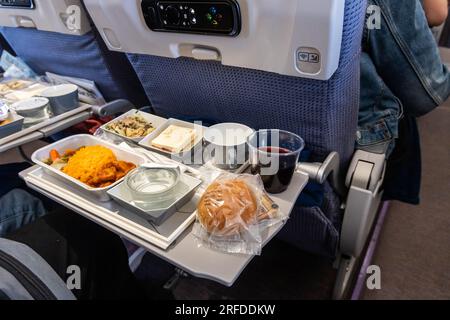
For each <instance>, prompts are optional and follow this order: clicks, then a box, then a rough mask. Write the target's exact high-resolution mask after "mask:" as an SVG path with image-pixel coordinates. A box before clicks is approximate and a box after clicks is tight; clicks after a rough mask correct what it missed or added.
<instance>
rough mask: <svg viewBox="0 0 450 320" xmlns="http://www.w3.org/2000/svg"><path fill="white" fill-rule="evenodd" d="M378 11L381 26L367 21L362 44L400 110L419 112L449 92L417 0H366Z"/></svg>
mask: <svg viewBox="0 0 450 320" xmlns="http://www.w3.org/2000/svg"><path fill="white" fill-rule="evenodd" d="M369 4H371V5H375V6H378V8H380V12H381V25H380V26H381V28H380V29H377V28H373V27H372V28H371V27H369V26H370V24H368V25H367V26H366V27H367V30H366V32H365V34H366V37H365V40H364V43H363V47H364V48H365V50H366V52H367V53H368V54H369V55H370V57H371V59H372V61H373V63H374V64H375V66H376V68H377V70H378V73H379V75H380V76H381V78H382V79H383V80H384V82H385V83H386V85H387V86H388V87H389V88H390V90H392V92H393V94H394V95H395V96H397V97H398V98H399V99H400V100H401V102H402V104H403V107H404V112H405V114H407V115H411V116H415V117H418V116H422V115H424V114H426V113H428V112H430V111H432V110H433V109H434V108H436V107H437V106H439V105H440V104H442V103H443V102H444V101H445V100H446V99H447V98H448V96H449V95H450V77H449V71H448V69H447V67H445V66H444V65H443V64H442V61H441V58H440V54H439V49H438V46H437V44H436V41H435V39H434V37H433V35H432V32H431V30H430V28H429V27H428V22H427V20H426V17H425V12H424V10H423V7H422V4H421V2H420V1H419V0H370V1H369Z"/></svg>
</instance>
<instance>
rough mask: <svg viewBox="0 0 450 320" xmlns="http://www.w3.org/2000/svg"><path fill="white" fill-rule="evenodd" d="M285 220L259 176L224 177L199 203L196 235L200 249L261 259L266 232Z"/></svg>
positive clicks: (221, 176) (210, 187)
mask: <svg viewBox="0 0 450 320" xmlns="http://www.w3.org/2000/svg"><path fill="white" fill-rule="evenodd" d="M285 219H287V216H283V214H282V213H280V212H279V210H278V206H277V205H276V204H275V203H273V202H272V201H271V200H270V198H268V196H267V195H266V193H265V191H264V185H263V183H262V181H261V178H260V177H259V176H253V175H248V174H241V175H236V174H230V173H225V174H222V175H220V176H219V177H218V178H217V179H216V180H215V181H214V182H212V183H211V184H210V185H209V187H208V188H207V189H206V191H205V193H204V194H203V196H202V198H201V199H200V201H199V204H198V207H197V221H196V223H195V225H194V228H193V234H194V236H195V237H196V238H197V240H198V244H199V245H200V246H206V247H209V248H212V249H215V250H219V251H222V252H227V253H240V254H252V255H259V254H261V248H262V243H263V237H264V232H265V231H266V230H267V228H268V227H270V226H272V225H274V224H277V223H280V222H282V221H284V220H285Z"/></svg>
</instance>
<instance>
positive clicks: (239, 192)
mask: <svg viewBox="0 0 450 320" xmlns="http://www.w3.org/2000/svg"><path fill="white" fill-rule="evenodd" d="M257 210H258V205H257V202H256V199H255V195H254V193H253V191H252V190H251V189H250V187H249V186H248V185H247V183H245V182H244V181H243V180H240V179H235V180H225V181H218V182H214V183H212V184H211V185H210V186H209V187H208V189H207V190H206V192H205V193H204V195H203V197H202V198H201V199H200V202H199V204H198V218H199V221H200V223H201V224H202V226H203V227H204V228H205V229H206V231H208V232H209V233H212V234H216V235H232V234H236V233H239V232H240V231H242V230H243V229H245V228H246V227H247V226H248V225H249V224H252V223H255V222H256V221H255V219H256V216H257Z"/></svg>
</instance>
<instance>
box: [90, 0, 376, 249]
mask: <svg viewBox="0 0 450 320" xmlns="http://www.w3.org/2000/svg"><path fill="white" fill-rule="evenodd" d="M134 2H135V1H130V3H134ZM136 2H137V1H136ZM239 2H240V3H241V4H243V6H242V8H245V9H247V6H249V5H255V6H257V5H261V6H273V5H274V4H273V3H271V2H269V1H262V2H260V3H254V2H250V1H247V0H239ZM294 2H295V1H294V0H291V1H289V4H293V3H294ZM286 3H287V2H286ZM296 3H297V4H298V3H303V4H304V3H305V1H304V0H298V2H296ZM308 3H309V4H310V5H312V6H315V5H314V3H313V2H308ZM329 3H333V4H337V3H339V4H341V3H340V2H336V1H332V2H329ZM85 4H86V5H87V9H88V10H89V12H90V13H91V16H92V17H93V20H94V22H95V23H96V25H97V28H98V29H99V30H102V29H103V30H108V31H109V32H111V31H112V32H115V37H114V39H115V40H117V42H118V43H120V45H121V48H120V51H127V52H128V58H129V60H130V62H131V64H132V65H133V67H134V69H135V71H136V73H137V75H138V77H139V78H140V80H141V83H142V85H143V87H144V89H145V91H146V93H147V96H148V98H149V100H150V101H151V104H152V107H153V109H154V110H155V112H156V114H159V115H162V116H165V117H176V118H184V119H190V120H204V121H206V122H207V123H210V124H212V123H216V122H240V123H244V124H246V125H248V126H251V127H253V128H255V129H263V128H280V129H284V130H289V131H292V132H295V133H297V134H299V135H300V136H302V137H303V138H304V139H305V141H306V145H307V148H308V149H309V151H310V154H311V156H310V158H309V159H308V161H323V160H324V159H325V157H326V156H327V155H328V154H329V153H330V152H332V151H337V152H339V154H340V156H341V158H342V169H344V170H345V169H347V165H348V162H349V160H350V159H351V157H352V155H353V153H354V151H355V135H356V131H357V121H358V109H359V88H360V79H359V63H360V60H359V56H360V52H361V38H362V31H363V23H364V17H365V12H366V8H367V6H366V5H367V3H366V1H361V0H346V1H345V9H344V10H343V14H344V19H343V31H342V44H341V47H340V52H338V54H339V57H338V58H339V66H338V67H337V70H336V71H335V72H334V74H333V75H332V76H331V78H329V79H327V80H326V81H322V80H317V79H311V78H308V77H298V76H289V75H284V74H279V73H274V72H267V71H262V70H261V69H259V70H255V69H253V68H245V67H238V66H231V65H224V64H222V63H220V62H219V61H200V60H195V59H192V58H190V57H177V58H176V59H173V57H170V55H171V54H173V52H174V51H176V48H177V47H176V46H175V45H174V42H173V41H174V39H178V41H179V47H178V48H179V49H180V52H181V51H182V49H183V48H186V46H188V45H189V43H191V41H192V42H193V43H195V44H196V43H200V44H202V45H205V44H208V43H213V44H214V45H217V46H218V47H220V48H221V49H222V50H224V53H227V52H226V50H227V48H226V46H227V45H226V44H229V46H228V48H229V47H230V46H231V47H232V46H233V45H232V43H233V41H235V43H236V41H237V42H239V41H246V40H248V39H250V38H251V37H250V35H249V33H248V32H249V31H250V28H248V29H246V30H243V32H242V33H243V35H242V37H237V38H235V39H236V40H230V39H229V38H220V37H210V36H205V37H203V38H200V37H198V36H195V35H184V34H183V35H173V34H170V33H169V34H168V33H158V32H152V31H151V30H150V29H149V28H148V27H147V26H146V25H145V21H144V19H143V18H142V14H141V13H138V11H140V9H139V8H138V7H133V6H135V4H129V6H125V5H124V4H123V3H121V2H120V1H118V0H113V1H111V2H109V1H108V2H107V1H104V0H85ZM322 4H324V3H322ZM264 9H267V7H265V8H264ZM297 9H298V10H301V6H299V7H297ZM282 10H285V9H282ZM306 11H307V10H306ZM119 14H120V16H121V17H122V18H123V19H124V20H125V21H124V23H126V26H125V27H124V28H120V29H119V28H117V27H115V26H114V25H113V24H112V23H111V17H115V16H119ZM267 14H269V11H268V12H267ZM283 14H285V16H283V15H278V16H277V15H273V16H271V17H270V18H271V19H273V18H274V17H278V19H280V20H281V19H285V18H286V19H290V18H291V14H290V13H288V12H286V11H284V12H283ZM243 16H244V17H253V16H251V15H248V16H247V15H246V13H245V12H244V13H243ZM323 16H324V14H323V13H320V11H318V18H319V19H321V18H323ZM303 17H304V16H303ZM127 18H128V19H129V20H126V19H127ZM249 25H250V23H249ZM131 26H133V27H134V29H131V28H132V27H131ZM335 28H338V26H337V25H336V26H333V25H332V26H330V31H329V32H330V33H331V32H335ZM269 29H270V28H269ZM303 29H305V30H306V29H308V28H303ZM255 30H258V32H260V29H253V31H255ZM308 30H310V29H308ZM323 30H328V29H327V27H325V26H324V27H323ZM323 30H322V31H323ZM331 30H332V31H331ZM295 31H296V30H294V31H293V32H295ZM258 32H255V33H258ZM291 32H292V31H291ZM323 32H327V31H323ZM127 35H128V37H127ZM281 35H282V34H280V36H281ZM103 36H104V37H105V34H103ZM177 36H178V38H177ZM328 36H329V35H328ZM106 37H107V35H106ZM288 37H289V35H286V38H288ZM135 39H142V40H144V39H147V41H149V43H152V44H155V47H153V48H152V47H151V46H149V45H147V48H145V47H144V46H145V45H144V44H142V42H143V41H136V40H135ZM260 40H261V39H260ZM271 40H272V41H277V40H278V39H276V38H275V37H274V38H272V39H271ZM152 41H153V42H152ZM164 41H165V43H164ZM262 41H264V43H266V44H267V45H269V44H270V43H269V42H268V39H263V40H262ZM163 44H164V45H166V48H167V49H166V51H165V52H163V51H161V48H162V47H163ZM240 45H241V46H236V48H237V47H239V48H237V49H236V48H235V50H238V51H236V52H237V53H239V52H240V53H241V54H242V55H245V54H248V52H249V51H251V50H250V48H248V50H247V49H245V48H246V47H245V44H244V46H242V43H240ZM183 46H184V47H183ZM110 48H111V45H110ZM112 49H114V48H112ZM146 49H148V51H152V50H153V51H155V52H163V53H165V54H166V55H164V56H161V55H156V54H150V53H147V54H146V53H144V52H142V51H145V50H146ZM158 50H159V51H158ZM169 50H170V51H169ZM239 50H240V51H239ZM267 50H276V48H275V49H274V48H270V47H268V48H267ZM260 53H261V55H264V54H265V52H264V51H261V52H260ZM267 54H268V53H267ZM238 56H239V54H236V55H234V56H233V57H234V58H235V59H239V57H238ZM255 59H256V57H255ZM250 63H252V62H251V59H250ZM273 63H274V64H275V63H276V62H275V61H273ZM306 198H308V197H306ZM305 202H309V203H307V204H305ZM340 204H341V202H340V199H339V198H338V197H337V195H336V194H335V193H334V191H333V190H332V188H331V187H330V186H329V185H328V184H325V186H324V190H323V193H321V196H319V198H315V196H314V194H312V195H311V197H309V199H307V200H306V201H303V203H302V205H303V207H300V206H297V207H296V208H295V209H294V211H293V212H292V215H291V219H290V220H289V222H288V223H287V225H286V227H285V228H284V229H283V231H282V232H281V234H280V237H281V238H282V239H285V240H287V241H289V242H290V243H293V244H294V245H296V246H298V247H300V248H301V249H303V250H306V251H310V252H314V253H316V254H321V255H324V256H328V257H334V256H335V255H336V253H337V248H338V243H339V231H340V225H341V223H342V216H341V214H342V213H341V210H340ZM305 205H306V206H308V207H305Z"/></svg>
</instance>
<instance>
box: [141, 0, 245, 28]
mask: <svg viewBox="0 0 450 320" xmlns="http://www.w3.org/2000/svg"><path fill="white" fill-rule="evenodd" d="M141 6H142V12H143V15H144V19H145V22H146V24H147V25H148V27H149V28H150V29H151V30H153V31H161V32H176V33H197V34H211V35H225V36H236V35H238V34H239V32H240V30H241V17H240V10H239V5H238V3H237V2H236V1H234V0H223V1H198V0H197V1H195V0H191V1H159V0H143V1H142V4H141Z"/></svg>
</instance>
